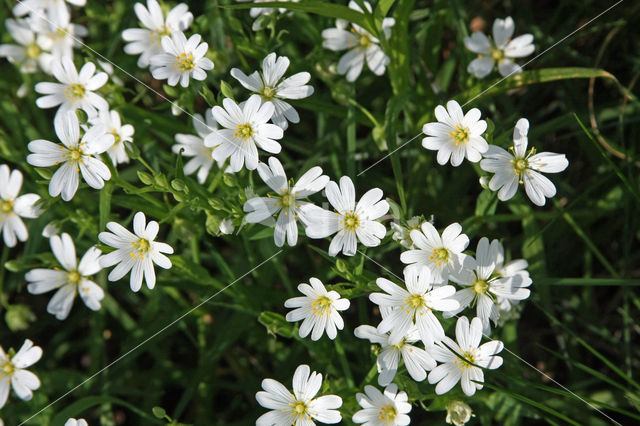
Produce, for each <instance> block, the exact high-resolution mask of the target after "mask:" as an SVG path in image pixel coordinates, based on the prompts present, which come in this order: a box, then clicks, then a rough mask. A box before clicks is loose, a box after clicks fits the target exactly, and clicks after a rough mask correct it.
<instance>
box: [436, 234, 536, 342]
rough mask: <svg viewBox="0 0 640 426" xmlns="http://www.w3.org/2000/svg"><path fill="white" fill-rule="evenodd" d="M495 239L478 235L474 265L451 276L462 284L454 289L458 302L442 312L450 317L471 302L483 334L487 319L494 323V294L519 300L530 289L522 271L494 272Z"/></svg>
mask: <svg viewBox="0 0 640 426" xmlns="http://www.w3.org/2000/svg"><path fill="white" fill-rule="evenodd" d="M499 245H500V243H499V242H498V240H493V241H492V242H491V245H489V239H487V238H485V237H482V238H481V239H480V241H479V242H478V248H477V250H476V262H477V266H476V268H475V270H474V271H473V272H468V273H467V274H466V275H465V276H464V277H462V279H455V280H454V281H456V282H457V283H458V284H460V285H462V286H463V287H465V288H464V289H462V290H459V291H458V292H456V294H455V295H454V296H453V299H455V300H457V301H458V302H460V307H459V308H457V309H452V310H451V311H450V312H446V313H445V314H444V316H445V318H450V317H452V316H455V315H457V314H458V313H460V312H462V311H463V310H464V309H465V308H466V307H468V306H470V305H472V304H475V305H476V315H477V316H478V318H480V320H481V321H482V329H483V333H484V334H489V332H490V324H489V320H491V321H493V323H494V324H495V323H497V321H498V318H499V317H500V313H499V312H498V305H497V298H498V297H502V298H504V299H510V300H523V299H526V298H528V297H529V294H530V293H531V292H530V291H529V289H528V288H526V287H529V286H530V285H531V278H529V277H528V276H527V277H526V278H524V276H523V275H515V276H508V277H503V276H500V275H498V274H496V273H495V268H496V262H497V260H498V246H499Z"/></svg>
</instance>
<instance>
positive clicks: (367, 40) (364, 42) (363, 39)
mask: <svg viewBox="0 0 640 426" xmlns="http://www.w3.org/2000/svg"><path fill="white" fill-rule="evenodd" d="M358 45H359V46H360V47H361V48H363V49H368V48H369V46H371V36H370V35H369V34H360V37H359V38H358Z"/></svg>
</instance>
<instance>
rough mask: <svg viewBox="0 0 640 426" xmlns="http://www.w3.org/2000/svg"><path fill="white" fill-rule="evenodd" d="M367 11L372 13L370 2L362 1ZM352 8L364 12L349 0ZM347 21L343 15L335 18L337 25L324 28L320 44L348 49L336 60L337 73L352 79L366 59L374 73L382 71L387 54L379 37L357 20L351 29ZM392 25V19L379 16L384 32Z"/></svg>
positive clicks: (389, 31)
mask: <svg viewBox="0 0 640 426" xmlns="http://www.w3.org/2000/svg"><path fill="white" fill-rule="evenodd" d="M364 5H365V7H366V8H367V11H368V12H369V13H372V9H371V4H370V3H369V2H367V1H365V2H364ZM349 7H350V8H351V9H354V10H357V11H358V12H363V11H362V9H361V8H360V6H359V5H358V4H357V3H356V2H355V1H350V2H349ZM348 25H349V24H348V22H347V21H344V20H342V19H338V20H337V21H336V28H327V29H326V30H324V31H322V37H323V38H324V41H323V42H322V46H323V47H325V48H327V49H329V50H333V51H341V50H347V49H348V50H349V51H348V52H347V53H345V54H344V55H343V56H342V57H341V58H340V61H339V62H338V73H340V74H346V75H347V81H355V80H356V79H357V78H358V76H359V75H360V73H361V72H362V67H363V65H364V63H365V61H366V62H367V65H368V66H369V69H370V70H371V71H372V72H373V73H374V74H375V75H382V74H384V71H385V69H386V67H387V65H388V64H389V61H390V59H389V57H388V56H387V55H386V54H385V53H384V52H383V51H382V48H381V47H380V40H378V39H377V38H376V37H374V36H373V35H372V34H371V33H369V32H368V31H367V30H365V29H364V28H362V27H360V26H359V25H356V24H353V23H352V24H351V30H347V26H348ZM394 25H395V19H393V18H384V19H383V20H382V31H383V32H384V36H385V37H386V38H389V37H390V36H391V27H393V26H394Z"/></svg>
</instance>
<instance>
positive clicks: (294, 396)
mask: <svg viewBox="0 0 640 426" xmlns="http://www.w3.org/2000/svg"><path fill="white" fill-rule="evenodd" d="M310 371H311V370H310V369H309V366H308V365H304V364H303V365H300V366H299V367H298V368H296V371H295V373H294V374H293V393H292V392H289V390H288V389H287V388H286V387H285V386H284V385H282V383H280V382H277V381H275V380H273V379H264V380H263V381H262V389H264V391H260V392H258V393H256V399H257V400H258V403H259V404H260V405H262V406H263V407H265V408H268V409H270V410H271V411H269V412H268V413H265V414H263V415H262V416H260V417H259V418H258V420H256V426H273V425H275V426H290V425H294V426H312V425H315V422H314V421H313V420H317V421H320V422H322V423H329V424H333V423H338V422H340V420H342V416H341V415H340V412H339V411H338V410H337V409H338V408H340V407H341V406H342V398H340V397H339V396H337V395H324V396H320V397H318V398H314V396H316V394H317V393H318V391H319V390H320V387H321V386H322V374H320V373H316V372H315V371H314V372H313V373H310Z"/></svg>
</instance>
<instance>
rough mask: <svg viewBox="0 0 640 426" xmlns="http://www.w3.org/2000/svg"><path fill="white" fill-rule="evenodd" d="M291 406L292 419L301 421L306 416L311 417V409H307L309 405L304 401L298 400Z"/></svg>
mask: <svg viewBox="0 0 640 426" xmlns="http://www.w3.org/2000/svg"><path fill="white" fill-rule="evenodd" d="M289 406H290V407H291V417H293V418H294V419H301V418H303V417H304V416H305V415H306V416H308V415H309V407H307V403H306V402H304V401H300V400H296V401H294V402H290V403H289ZM292 424H293V423H292Z"/></svg>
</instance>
